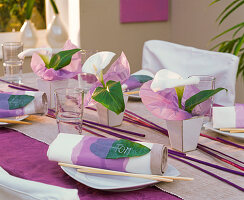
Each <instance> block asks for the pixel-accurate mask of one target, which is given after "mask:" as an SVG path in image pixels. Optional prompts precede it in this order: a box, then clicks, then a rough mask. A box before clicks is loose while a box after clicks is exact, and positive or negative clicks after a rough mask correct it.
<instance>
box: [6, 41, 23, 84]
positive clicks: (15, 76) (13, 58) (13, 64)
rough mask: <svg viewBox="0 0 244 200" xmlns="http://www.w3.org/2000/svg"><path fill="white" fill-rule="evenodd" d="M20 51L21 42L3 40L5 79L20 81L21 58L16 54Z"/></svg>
mask: <svg viewBox="0 0 244 200" xmlns="http://www.w3.org/2000/svg"><path fill="white" fill-rule="evenodd" d="M22 51H23V43H22V42H5V43H3V44H2V52H3V68H4V78H5V80H7V81H10V82H16V83H21V79H22V66H23V60H22V59H19V58H18V54H19V53H21V52H22Z"/></svg>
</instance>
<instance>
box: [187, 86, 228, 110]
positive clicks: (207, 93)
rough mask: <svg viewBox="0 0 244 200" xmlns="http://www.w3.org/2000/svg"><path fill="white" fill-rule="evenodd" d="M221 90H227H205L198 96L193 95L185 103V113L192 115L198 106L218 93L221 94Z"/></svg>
mask: <svg viewBox="0 0 244 200" xmlns="http://www.w3.org/2000/svg"><path fill="white" fill-rule="evenodd" d="M221 90H226V91H227V89H225V88H217V89H215V90H203V91H200V92H198V93H197V94H195V95H193V96H192V97H190V98H189V99H187V100H186V102H185V111H187V112H189V113H191V112H192V110H193V109H194V108H195V106H197V105H198V104H200V103H202V102H204V101H206V100H208V99H209V98H210V97H212V96H213V95H215V94H216V93H218V92H220V91H221Z"/></svg>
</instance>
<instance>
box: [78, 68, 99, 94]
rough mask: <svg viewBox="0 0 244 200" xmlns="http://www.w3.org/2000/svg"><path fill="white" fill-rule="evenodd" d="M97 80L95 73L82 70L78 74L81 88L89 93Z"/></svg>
mask: <svg viewBox="0 0 244 200" xmlns="http://www.w3.org/2000/svg"><path fill="white" fill-rule="evenodd" d="M96 81H97V77H96V76H95V75H94V74H89V73H85V72H82V73H80V74H78V85H79V88H81V89H83V90H84V92H85V93H87V92H88V91H89V90H90V88H91V86H92V85H93V84H94V83H95V82H96Z"/></svg>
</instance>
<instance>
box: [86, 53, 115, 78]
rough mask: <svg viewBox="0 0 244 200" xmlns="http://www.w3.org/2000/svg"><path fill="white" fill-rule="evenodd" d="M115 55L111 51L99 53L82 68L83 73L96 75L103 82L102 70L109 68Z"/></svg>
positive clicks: (90, 58)
mask: <svg viewBox="0 0 244 200" xmlns="http://www.w3.org/2000/svg"><path fill="white" fill-rule="evenodd" d="M114 56H115V53H113V52H109V51H101V52H98V53H96V54H94V55H92V56H91V57H89V58H88V59H87V60H86V62H85V63H84V65H83V66H82V72H86V73H90V74H94V75H96V76H97V78H98V79H99V80H100V81H102V70H103V69H104V68H105V67H107V65H108V64H109V63H110V61H111V60H112V58H113V57H114Z"/></svg>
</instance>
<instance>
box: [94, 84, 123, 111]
mask: <svg viewBox="0 0 244 200" xmlns="http://www.w3.org/2000/svg"><path fill="white" fill-rule="evenodd" d="M105 87H106V88H103V87H97V88H96V90H95V91H94V92H93V94H92V98H93V99H94V100H95V101H97V102H99V103H101V104H102V105H103V106H104V107H106V108H107V109H109V110H111V111H113V112H115V113H116V114H117V115H118V114H120V113H121V112H123V111H124V110H125V103H124V97H123V92H122V89H121V84H120V82H115V81H111V80H110V81H108V82H107V83H106V86H105Z"/></svg>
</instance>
